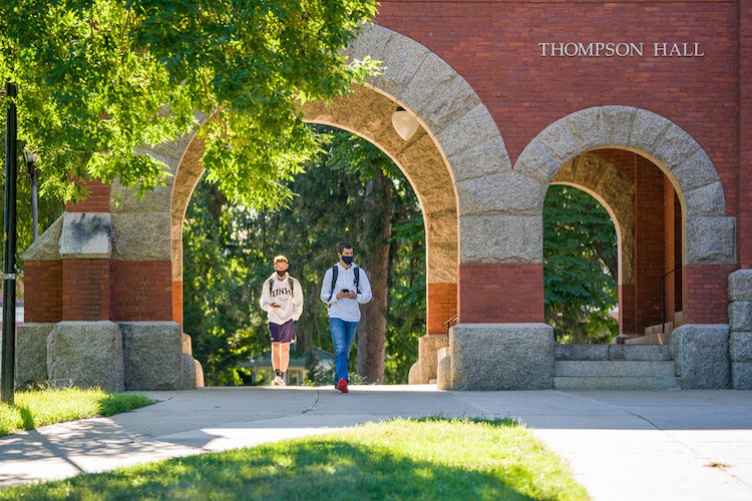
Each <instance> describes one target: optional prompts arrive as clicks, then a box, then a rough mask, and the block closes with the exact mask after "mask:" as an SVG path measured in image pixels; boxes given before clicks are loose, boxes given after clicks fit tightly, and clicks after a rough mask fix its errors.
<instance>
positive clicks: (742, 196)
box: [736, 0, 752, 269]
mask: <svg viewBox="0 0 752 501" xmlns="http://www.w3.org/2000/svg"><path fill="white" fill-rule="evenodd" d="M738 3H739V12H740V15H741V17H742V21H741V23H740V27H739V34H738V36H739V38H740V40H741V45H740V48H739V59H740V60H739V78H740V80H741V82H743V84H742V85H740V86H739V90H740V93H739V103H738V108H737V109H738V110H739V116H738V120H739V125H740V130H739V133H738V136H737V138H736V139H737V140H738V141H739V158H738V159H736V160H737V162H738V165H739V167H738V176H739V180H738V182H737V183H736V186H737V193H738V197H739V213H738V216H737V235H738V246H737V252H738V259H739V263H740V265H741V267H742V268H747V269H749V268H752V197H751V196H750V193H752V165H750V161H751V160H752V130H750V128H751V127H752V87H750V82H752V25H751V24H750V20H752V1H749V0H740V1H739V2H738Z"/></svg>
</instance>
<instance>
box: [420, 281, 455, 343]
mask: <svg viewBox="0 0 752 501" xmlns="http://www.w3.org/2000/svg"><path fill="white" fill-rule="evenodd" d="M426 289H427V291H426V292H427V296H428V305H427V306H428V307H427V308H426V330H427V333H428V334H442V333H443V330H442V328H443V325H444V322H446V321H447V320H449V319H450V318H452V317H454V316H455V315H456V314H457V284H455V283H429V284H428V285H427V286H426Z"/></svg>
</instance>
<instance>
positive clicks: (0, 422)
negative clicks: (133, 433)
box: [0, 388, 154, 436]
mask: <svg viewBox="0 0 752 501" xmlns="http://www.w3.org/2000/svg"><path fill="white" fill-rule="evenodd" d="M13 400H14V405H9V404H6V403H0V436H5V435H9V434H11V433H15V432H18V431H23V430H31V429H34V428H38V427H40V426H47V425H50V424H55V423H64V422H67V421H75V420H77V419H86V418H90V417H94V416H112V415H113V414H118V413H121V412H127V411H129V410H132V409H137V408H139V407H144V406H146V405H150V404H153V403H154V401H153V400H151V399H149V398H147V397H145V396H143V395H135V394H128V393H108V392H105V391H102V390H99V389H90V390H82V389H79V388H64V389H54V388H49V389H43V390H33V391H22V392H17V393H15V395H14V398H13Z"/></svg>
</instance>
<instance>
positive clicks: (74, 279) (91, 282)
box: [62, 259, 110, 321]
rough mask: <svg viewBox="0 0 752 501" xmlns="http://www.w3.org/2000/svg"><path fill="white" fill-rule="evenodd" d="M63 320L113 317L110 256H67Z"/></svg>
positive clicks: (91, 319)
mask: <svg viewBox="0 0 752 501" xmlns="http://www.w3.org/2000/svg"><path fill="white" fill-rule="evenodd" d="M62 267H63V287H62V306H63V320H70V321H75V320H78V321H96V320H110V260H109V259H64V260H63V261H62Z"/></svg>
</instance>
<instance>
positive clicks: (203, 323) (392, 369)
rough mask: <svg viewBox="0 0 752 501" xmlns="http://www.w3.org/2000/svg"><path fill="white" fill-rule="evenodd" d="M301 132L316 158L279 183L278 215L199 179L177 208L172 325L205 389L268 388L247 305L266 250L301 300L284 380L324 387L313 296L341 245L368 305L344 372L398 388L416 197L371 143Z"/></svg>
mask: <svg viewBox="0 0 752 501" xmlns="http://www.w3.org/2000/svg"><path fill="white" fill-rule="evenodd" d="M312 127H314V128H315V130H316V131H317V133H318V134H320V135H321V136H322V137H323V138H325V139H324V141H325V142H324V150H325V151H324V152H322V154H321V155H319V156H318V157H316V158H315V159H312V160H310V161H308V162H306V165H305V172H303V173H301V174H299V175H297V176H295V178H294V179H292V180H290V181H287V182H285V184H286V185H287V186H288V187H289V188H290V190H291V191H292V192H293V193H295V196H294V198H293V200H292V202H291V203H290V205H289V207H287V208H283V209H274V210H260V211H251V210H248V209H245V208H243V207H238V206H235V205H233V204H231V203H230V202H228V201H227V200H226V199H224V197H222V195H221V194H220V193H219V192H218V191H217V189H216V187H215V186H213V185H211V184H210V183H208V182H207V181H205V180H202V181H200V182H199V183H198V184H197V186H196V189H195V190H194V192H193V195H192V197H191V202H190V204H188V210H187V212H186V216H185V223H184V233H183V249H184V260H183V263H184V270H183V278H184V291H185V293H184V298H185V309H184V312H185V315H184V319H185V324H184V327H185V332H187V333H188V334H190V335H191V336H192V337H193V353H194V356H196V357H197V359H198V360H199V361H200V362H202V364H203V366H204V375H205V377H206V381H207V384H213V385H217V384H220V385H227V384H240V383H241V381H240V380H241V379H242V382H243V383H245V384H268V383H269V381H270V379H271V377H269V376H270V370H269V369H270V368H271V363H270V360H269V353H268V351H269V348H270V342H269V333H268V330H267V318H266V314H265V313H264V312H263V311H262V310H261V309H260V308H259V306H258V304H259V299H260V296H261V292H262V288H263V287H264V284H265V283H266V281H267V280H268V279H269V277H270V274H272V273H273V272H272V269H271V263H272V258H273V256H275V255H278V254H284V255H285V256H286V257H287V258H288V260H289V263H290V269H289V272H290V275H291V276H294V277H295V278H296V279H297V280H298V281H299V283H300V284H301V288H302V292H303V295H304V297H305V307H304V309H303V313H302V316H301V317H300V319H299V320H298V322H296V334H297V342H296V343H295V344H294V345H293V346H292V350H291V354H292V364H291V365H290V367H289V370H288V372H287V381H288V383H289V384H298V385H299V384H304V383H305V384H308V383H309V382H310V383H316V384H332V383H333V380H332V377H333V374H331V370H330V369H331V364H330V362H331V360H330V358H331V357H330V356H327V354H329V355H331V353H333V347H332V343H331V338H330V335H329V326H328V317H327V311H326V308H325V307H324V306H323V305H322V304H320V301H319V293H320V291H321V290H322V280H323V276H324V273H325V272H326V270H327V269H328V268H329V267H331V266H332V264H333V263H334V262H336V261H337V257H336V247H337V244H338V243H339V242H340V241H347V242H350V243H351V244H352V245H353V248H354V249H355V255H356V261H355V262H356V264H357V265H358V266H360V267H361V268H362V269H363V270H365V272H367V274H368V279H369V280H368V281H369V282H370V285H371V289H372V291H373V299H372V301H371V302H369V303H368V304H366V305H363V306H362V307H361V313H362V316H361V321H360V326H359V329H358V342H357V344H356V345H355V346H354V349H353V351H352V353H351V358H352V359H351V365H350V367H351V371H352V372H353V374H354V373H355V372H356V367H357V373H358V374H360V375H361V376H368V377H369V378H368V381H371V380H372V379H373V380H374V381H379V382H382V383H383V382H387V383H402V384H405V383H407V376H408V371H409V369H410V366H411V365H412V364H413V363H414V362H415V361H416V359H417V349H418V338H419V337H420V336H422V335H424V334H425V300H426V287H425V276H426V265H425V242H426V238H425V231H424V226H423V217H422V213H421V207H420V204H419V203H418V200H417V197H416V195H415V193H414V192H413V190H412V187H411V186H410V184H409V182H408V181H407V179H406V178H405V177H404V175H403V174H402V173H401V171H400V170H399V168H398V167H397V166H396V165H395V164H394V162H393V161H392V160H391V159H390V158H389V156H387V155H386V154H385V153H383V152H382V151H380V150H379V149H378V148H376V147H375V146H374V145H373V144H371V143H370V142H368V141H366V140H364V139H363V138H361V137H359V136H356V135H354V134H351V133H349V132H346V131H342V130H338V129H334V128H331V127H326V126H320V125H318V126H314V125H312ZM249 359H250V361H249ZM238 370H239V373H238ZM374 373H377V374H378V375H377V376H376V377H374V376H373V374H374Z"/></svg>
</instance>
